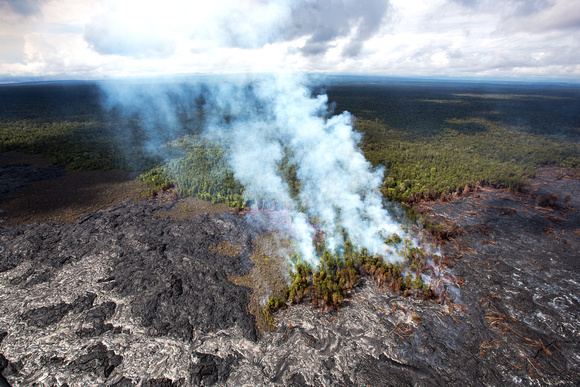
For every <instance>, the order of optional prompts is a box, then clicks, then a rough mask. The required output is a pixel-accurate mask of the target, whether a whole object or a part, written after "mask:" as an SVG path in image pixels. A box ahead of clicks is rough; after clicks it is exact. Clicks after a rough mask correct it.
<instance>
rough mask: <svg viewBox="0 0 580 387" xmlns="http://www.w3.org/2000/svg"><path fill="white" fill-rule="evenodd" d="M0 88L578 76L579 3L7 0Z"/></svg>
mask: <svg viewBox="0 0 580 387" xmlns="http://www.w3.org/2000/svg"><path fill="white" fill-rule="evenodd" d="M0 42H1V44H0V82H9V81H17V80H22V79H78V80H84V79H104V78H123V77H144V76H158V75H172V74H200V73H201V74H221V73H244V72H308V73H330V74H368V75H386V76H444V77H519V78H533V79H542V78H563V79H569V80H571V81H574V82H576V81H578V80H579V79H580V0H424V1H419V0H212V1H207V0H203V1H198V0H163V1H159V0H156V1H153V0H0Z"/></svg>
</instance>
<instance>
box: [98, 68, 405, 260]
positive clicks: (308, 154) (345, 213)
mask: <svg viewBox="0 0 580 387" xmlns="http://www.w3.org/2000/svg"><path fill="white" fill-rule="evenodd" d="M307 84H308V80H307V78H306V77H305V76H302V75H297V74H284V73H280V74H270V75H244V76H237V77H236V76H230V77H228V78H227V80H226V81H224V80H221V81H220V80H217V81H215V80H214V81H210V82H207V81H206V82H205V83H204V85H203V86H201V85H200V84H198V83H192V84H189V85H187V84H184V83H182V84H179V85H176V84H164V83H155V84H152V85H149V86H142V85H141V86H138V87H133V88H130V87H120V86H119V85H118V84H110V85H108V86H107V85H104V86H103V87H105V88H106V89H107V91H108V95H109V98H110V103H111V104H113V105H114V104H122V105H123V106H124V109H126V110H128V111H130V112H136V111H139V110H141V111H143V112H144V113H143V114H144V115H143V116H142V118H144V119H143V120H142V121H143V122H145V125H146V126H145V128H146V129H147V130H148V131H149V134H150V135H149V137H150V138H151V139H152V140H153V141H158V139H159V136H160V132H161V133H165V135H166V136H168V134H169V133H174V134H175V133H177V134H179V133H180V131H183V129H182V128H180V127H179V124H178V123H179V121H180V120H179V119H178V115H179V114H180V111H181V112H183V111H188V112H189V113H190V115H191V118H193V119H194V120H197V121H202V127H203V132H202V133H203V135H204V137H205V138H206V140H207V141H215V142H216V143H217V144H220V145H222V146H224V147H225V149H227V150H228V156H227V158H228V162H229V165H230V166H231V169H232V170H233V172H234V176H235V178H236V179H238V180H239V181H240V182H241V183H242V184H243V185H244V187H245V199H246V200H248V201H254V202H255V201H265V202H267V203H277V204H278V206H277V208H278V210H277V211H276V214H278V216H284V217H289V218H290V219H291V224H290V225H289V226H287V229H285V230H283V231H286V232H288V233H289V234H290V235H291V237H292V238H293V239H294V240H296V241H297V242H298V246H299V251H300V253H301V256H302V257H303V258H304V259H305V260H308V261H310V262H315V261H316V260H317V257H316V254H315V251H314V247H313V239H314V237H315V233H316V232H317V230H318V231H321V232H322V233H323V235H324V236H325V240H326V246H327V247H328V248H330V249H331V250H335V251H340V250H341V248H342V247H343V244H344V237H343V231H346V233H347V235H348V237H349V238H350V240H351V241H352V242H353V243H354V244H355V245H356V246H358V247H359V248H362V247H364V248H367V249H368V250H369V252H371V253H378V254H381V255H383V256H385V257H386V258H387V259H390V260H395V259H397V257H396V256H395V255H390V254H391V253H390V252H389V251H388V250H387V247H386V245H385V244H384V243H383V237H382V236H381V235H389V234H392V233H398V234H400V235H402V234H403V231H402V230H401V228H400V227H399V225H398V224H397V223H396V222H394V221H393V220H392V219H391V218H390V216H389V214H388V213H387V211H386V210H385V209H384V207H383V204H382V196H381V194H380V192H379V189H378V188H379V186H380V185H381V182H382V179H383V172H384V171H383V170H382V169H381V168H379V169H376V170H373V169H372V168H371V165H370V163H369V162H368V161H367V160H366V159H365V158H364V156H363V155H362V153H361V151H360V149H359V148H358V143H359V141H360V139H361V135H360V134H359V133H357V132H355V131H354V130H353V127H352V124H353V117H352V116H351V115H350V114H349V113H348V112H343V113H342V114H339V115H334V116H331V115H330V112H329V109H328V100H327V96H326V95H317V96H312V95H311V91H310V88H309V87H308V86H307ZM119 90H123V91H124V92H120V91H119ZM127 90H131V91H130V92H128V91H127ZM200 100H203V103H202V106H201V110H202V112H203V114H201V115H197V116H195V111H196V109H198V108H199V106H198V108H196V107H195V106H196V103H197V104H199V101H200ZM196 101H197V102H196ZM178 102H179V104H178ZM188 109H189V110H188ZM198 110H199V109H198ZM155 128H158V129H156V130H154V129H155ZM158 146H159V143H158V142H153V143H152V144H150V149H151V150H153V151H155V150H156V149H158ZM283 159H286V160H287V163H288V164H289V165H293V166H294V167H295V171H296V178H297V179H298V181H299V185H300V189H299V191H298V193H297V194H295V193H293V192H292V190H291V188H290V186H289V185H288V181H286V180H285V179H284V176H283V174H282V173H281V171H280V165H281V163H282V162H283Z"/></svg>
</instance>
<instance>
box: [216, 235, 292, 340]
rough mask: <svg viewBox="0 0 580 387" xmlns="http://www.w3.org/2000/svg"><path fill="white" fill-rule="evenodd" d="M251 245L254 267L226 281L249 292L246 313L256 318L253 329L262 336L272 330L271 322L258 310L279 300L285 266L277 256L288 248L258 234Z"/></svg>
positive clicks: (277, 239) (282, 258)
mask: <svg viewBox="0 0 580 387" xmlns="http://www.w3.org/2000/svg"><path fill="white" fill-rule="evenodd" d="M252 242H253V252H252V255H251V256H250V261H252V263H253V264H254V265H255V267H254V268H252V269H251V270H250V272H249V273H248V274H246V275H244V276H241V277H240V276H232V277H229V278H228V279H229V280H230V281H231V282H233V283H234V284H236V285H240V286H246V287H249V288H250V289H252V294H251V296H250V302H249V304H248V311H249V312H250V313H251V314H252V315H254V316H255V317H256V325H257V326H258V329H259V330H260V332H262V333H263V332H266V331H269V330H272V329H274V321H273V319H272V318H271V316H269V315H265V314H264V313H263V312H262V310H263V309H264V306H265V304H266V302H267V301H268V299H269V298H270V297H271V296H274V297H278V298H280V299H282V298H283V297H282V295H283V292H284V289H285V287H286V282H287V279H286V273H288V267H287V264H288V263H287V258H286V257H284V256H283V254H282V253H281V252H283V251H284V250H285V249H289V248H290V246H289V245H285V244H286V242H284V241H280V240H279V238H276V235H275V234H273V233H265V234H261V235H259V236H258V237H256V238H254V240H253V241H252ZM217 248H219V246H218V247H217Z"/></svg>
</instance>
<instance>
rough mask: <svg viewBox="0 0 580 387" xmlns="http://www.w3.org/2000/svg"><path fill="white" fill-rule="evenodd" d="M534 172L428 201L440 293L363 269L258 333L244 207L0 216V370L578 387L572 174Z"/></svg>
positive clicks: (33, 374)
mask: <svg viewBox="0 0 580 387" xmlns="http://www.w3.org/2000/svg"><path fill="white" fill-rule="evenodd" d="M17 175H18V176H27V175H26V174H17ZM15 176H16V175H15ZM30 180H33V179H29V180H27V181H22V182H20V183H18V182H15V183H14V185H13V186H14V187H17V188H15V190H16V189H19V190H21V189H22V188H23V187H24V186H26V185H27V184H29V181H30ZM19 184H20V185H19ZM533 184H534V185H532V186H531V187H530V189H529V191H528V192H526V193H524V194H519V195H514V194H511V193H508V192H504V191H501V190H493V189H482V190H479V191H477V192H474V193H470V194H467V195H466V196H465V197H463V198H458V199H455V200H453V201H452V202H447V203H430V204H426V205H425V208H424V210H425V211H429V216H430V218H431V219H432V221H433V222H438V223H441V224H446V225H447V227H448V229H449V230H451V235H450V236H451V239H450V240H448V241H446V242H445V243H444V244H443V246H442V251H443V252H444V254H445V255H446V259H445V261H446V262H447V264H448V265H449V268H447V269H446V270H445V271H444V274H445V275H447V276H449V277H452V278H453V279H454V282H456V283H457V287H455V286H449V287H447V288H446V293H447V294H448V297H447V298H448V302H447V303H445V304H438V303H435V302H432V301H423V300H420V299H416V298H404V297H401V296H395V295H393V294H391V293H389V292H388V291H386V290H382V289H378V288H377V287H376V286H375V285H374V283H372V282H371V281H370V280H368V281H366V282H365V281H363V284H362V286H360V287H359V288H357V289H356V290H355V291H354V292H353V293H352V294H351V295H350V297H349V298H348V299H347V301H346V302H345V303H344V304H343V306H342V308H341V309H340V310H338V311H335V310H321V309H313V308H312V307H311V306H310V305H308V304H303V305H294V306H291V307H290V308H288V309H286V310H283V311H280V312H279V313H278V314H277V316H276V326H277V329H276V330H275V331H273V332H264V333H263V334H259V332H258V329H257V328H256V324H255V318H254V316H252V315H251V314H250V313H248V304H249V300H250V294H251V289H249V288H247V287H243V286H238V285H235V284H234V282H233V281H232V280H231V279H232V278H240V277H242V276H244V275H247V274H248V273H250V272H251V270H252V268H253V264H252V261H251V260H250V257H251V255H252V252H253V249H254V247H255V246H254V242H255V241H256V240H258V239H259V237H260V235H263V232H264V231H265V230H262V229H260V228H259V227H256V226H255V225H250V224H249V223H248V222H247V220H246V217H245V216H240V215H237V214H231V213H229V212H219V211H218V212H217V213H207V212H205V213H203V212H200V213H199V214H198V213H195V216H189V217H185V216H184V217H179V216H171V214H174V215H175V214H177V213H182V211H181V210H179V211H177V212H175V209H176V208H182V207H184V206H185V205H184V202H183V201H182V200H161V199H148V200H142V201H135V200H128V201H125V202H122V203H119V204H116V205H113V206H110V207H106V208H103V209H102V210H100V211H95V212H94V213H91V214H88V215H84V216H82V217H80V218H79V219H77V220H76V221H75V222H73V223H63V222H36V223H32V224H22V225H10V224H4V225H2V226H0V372H2V374H3V375H4V376H5V377H6V378H7V380H8V381H9V382H10V383H11V384H13V385H46V386H57V385H59V386H60V385H69V386H87V385H114V386H132V385H138V384H140V385H142V386H170V385H214V384H217V385H231V386H239V385H244V384H245V385H295V386H304V385H341V386H342V385H396V386H400V385H424V386H440V385H461V386H464V385H497V386H500V385H501V386H504V385H546V384H552V385H577V384H578V383H580V377H579V376H578V375H579V374H580V356H579V354H580V339H579V329H580V299H579V298H578V295H579V294H580V256H579V253H578V250H579V248H578V247H579V246H580V231H579V228H580V226H579V225H580V215H579V211H578V210H579V209H580V200H579V199H580V198H579V197H578V195H577V194H576V195H575V193H577V192H580V181H579V180H577V179H574V178H571V177H567V176H565V175H564V174H560V173H559V172H558V171H556V170H547V171H545V172H544V175H541V176H540V177H539V178H538V179H537V180H536V181H534V183H533ZM18 192H22V191H14V192H12V194H13V195H18V194H19V193H18ZM551 195H555V196H557V197H555V196H551ZM567 195H569V196H567ZM3 203H5V201H4V200H0V208H3V207H2V205H3ZM185 207H187V206H185ZM8 217H9V215H8ZM450 224H451V226H449V225H450ZM223 246H229V248H224V247H223Z"/></svg>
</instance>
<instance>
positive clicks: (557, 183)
mask: <svg viewBox="0 0 580 387" xmlns="http://www.w3.org/2000/svg"><path fill="white" fill-rule="evenodd" d="M578 192H580V180H579V179H578V175H577V174H576V173H575V172H574V171H567V170H565V169H561V168H542V169H541V170H540V171H539V173H538V174H537V176H536V178H535V179H533V180H532V181H531V182H530V183H529V185H528V187H527V188H526V190H524V191H523V192H518V193H514V192H508V191H506V190H501V189H493V188H480V189H477V190H476V191H475V192H470V193H468V194H466V195H464V196H462V197H458V198H455V199H453V200H450V201H445V202H443V201H437V202H431V203H423V204H421V205H420V206H419V208H420V209H421V211H422V212H423V213H424V214H425V216H426V217H427V220H428V223H430V224H431V227H432V228H434V229H435V231H437V230H438V229H440V230H452V231H453V232H449V233H448V234H447V235H446V238H442V239H443V247H442V251H443V253H444V254H445V255H446V256H447V257H449V258H450V259H451V260H453V261H454V262H455V266H454V271H455V275H456V276H458V277H461V278H464V286H462V287H461V292H462V294H461V298H462V301H463V303H464V305H466V307H467V310H468V311H469V313H468V316H467V317H468V319H469V320H471V321H475V320H480V319H481V318H482V316H483V319H484V321H485V326H487V329H486V331H487V332H482V333H481V337H482V340H481V343H480V345H479V347H478V348H477V350H476V351H474V353H473V354H472V356H474V357H476V358H477V360H478V362H480V363H481V364H482V365H483V367H485V368H489V369H497V370H498V371H499V370H501V372H502V373H504V374H505V375H507V374H509V375H512V380H513V381H518V380H519V381H520V382H521V381H525V382H524V384H539V385H543V384H551V383H555V382H557V381H559V382H562V381H563V380H566V381H567V383H572V384H574V383H577V382H578V381H579V379H578V374H579V371H580V362H579V361H578V357H577V354H578V353H580V340H578V331H579V330H580V300H579V299H578V297H577V295H578V294H580V253H579V251H580V232H579V226H578V225H579V224H580V215H579V212H580V211H579V209H580V197H579V196H578ZM483 338H485V340H483Z"/></svg>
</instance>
